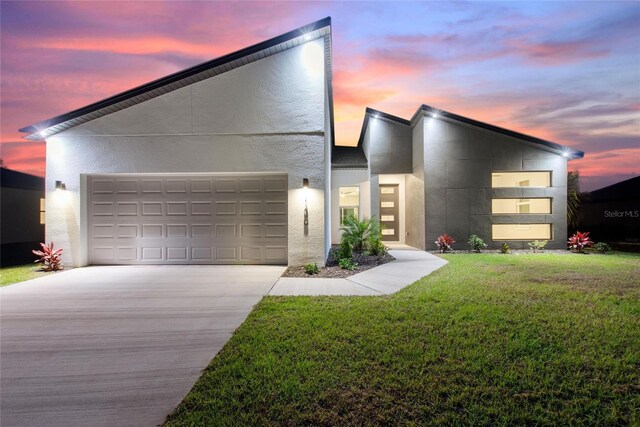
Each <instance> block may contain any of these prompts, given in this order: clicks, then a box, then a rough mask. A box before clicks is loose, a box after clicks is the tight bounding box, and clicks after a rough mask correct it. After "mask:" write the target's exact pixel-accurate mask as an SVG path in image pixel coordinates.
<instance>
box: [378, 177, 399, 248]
mask: <svg viewBox="0 0 640 427" xmlns="http://www.w3.org/2000/svg"><path fill="white" fill-rule="evenodd" d="M398 201H399V197H398V184H380V224H381V225H382V240H383V241H385V242H397V241H399V240H400V215H399V212H400V209H399V207H398Z"/></svg>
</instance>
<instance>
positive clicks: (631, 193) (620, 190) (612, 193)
mask: <svg viewBox="0 0 640 427" xmlns="http://www.w3.org/2000/svg"><path fill="white" fill-rule="evenodd" d="M589 194H590V201H591V202H603V201H605V200H626V199H636V200H637V199H640V176H636V177H633V178H629V179H626V180H624V181H620V182H617V183H615V184H611V185H609V186H607V187H603V188H599V189H597V190H593V191H591V192H590V193H589Z"/></svg>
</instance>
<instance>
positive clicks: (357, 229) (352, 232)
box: [340, 215, 380, 252]
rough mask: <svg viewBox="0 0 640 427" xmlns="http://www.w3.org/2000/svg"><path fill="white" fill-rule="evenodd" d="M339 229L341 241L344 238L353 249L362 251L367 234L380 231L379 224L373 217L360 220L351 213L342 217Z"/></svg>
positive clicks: (374, 233)
mask: <svg viewBox="0 0 640 427" xmlns="http://www.w3.org/2000/svg"><path fill="white" fill-rule="evenodd" d="M340 231H342V237H341V239H340V241H341V242H342V241H343V240H346V241H347V242H349V243H351V247H352V249H353V250H354V251H357V252H362V251H363V250H364V249H365V246H366V243H367V239H368V238H369V236H370V235H372V234H373V235H377V234H378V233H379V232H380V224H379V223H378V221H377V220H375V219H374V218H371V219H369V218H363V219H362V221H360V220H359V219H358V218H357V217H355V216H353V215H352V216H348V217H347V218H345V219H344V222H343V223H342V227H340Z"/></svg>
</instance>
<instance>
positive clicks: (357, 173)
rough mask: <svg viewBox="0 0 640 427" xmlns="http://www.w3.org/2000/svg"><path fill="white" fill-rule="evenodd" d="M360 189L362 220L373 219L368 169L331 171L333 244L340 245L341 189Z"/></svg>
mask: <svg viewBox="0 0 640 427" xmlns="http://www.w3.org/2000/svg"><path fill="white" fill-rule="evenodd" d="M351 186H358V188H360V209H359V216H360V219H362V218H364V217H371V195H370V186H369V173H368V172H367V169H334V170H332V171H331V243H332V244H338V243H340V236H341V233H340V194H339V188H340V187H351Z"/></svg>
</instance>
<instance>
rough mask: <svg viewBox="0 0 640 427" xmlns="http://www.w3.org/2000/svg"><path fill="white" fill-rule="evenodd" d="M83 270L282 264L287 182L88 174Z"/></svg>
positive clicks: (229, 177) (273, 177)
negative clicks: (89, 267)
mask: <svg viewBox="0 0 640 427" xmlns="http://www.w3.org/2000/svg"><path fill="white" fill-rule="evenodd" d="M87 202H88V204H87V206H88V209H87V218H88V249H89V263H90V264H286V263H287V176H286V175H275V174H260V175H257V174H246V175H228V174H225V175H202V174H197V175H196V174H194V175H156V174H149V175H90V176H88V179H87Z"/></svg>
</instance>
